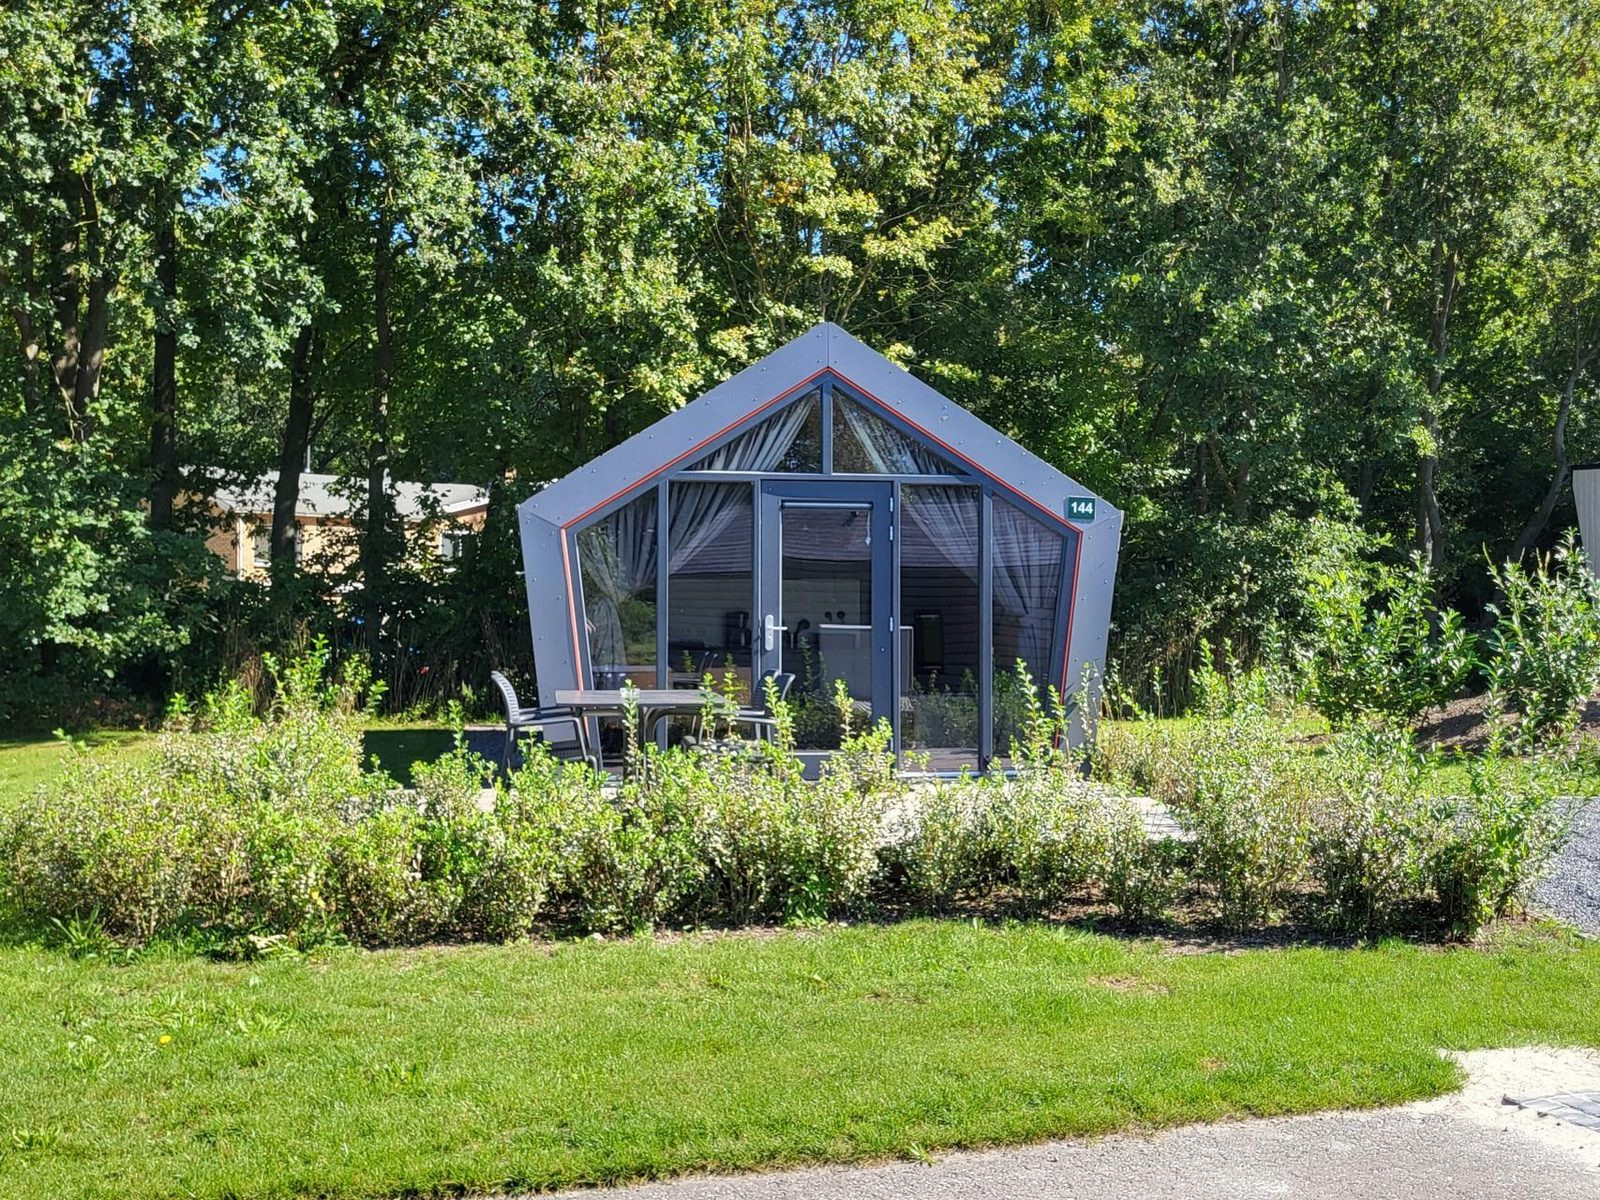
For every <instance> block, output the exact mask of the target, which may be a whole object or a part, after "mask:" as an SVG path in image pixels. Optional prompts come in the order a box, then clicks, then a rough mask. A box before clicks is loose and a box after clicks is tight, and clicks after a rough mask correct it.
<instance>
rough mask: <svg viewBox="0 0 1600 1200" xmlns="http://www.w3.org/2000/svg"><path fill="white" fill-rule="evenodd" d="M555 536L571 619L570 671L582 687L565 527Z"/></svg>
mask: <svg viewBox="0 0 1600 1200" xmlns="http://www.w3.org/2000/svg"><path fill="white" fill-rule="evenodd" d="M557 536H558V537H560V538H561V574H562V575H563V576H564V577H565V579H566V581H567V615H568V616H570V617H571V618H572V669H573V671H574V673H576V675H577V677H578V686H579V687H582V686H583V642H582V641H581V640H579V638H578V596H577V593H576V592H574V591H573V590H572V559H571V557H570V556H569V555H568V553H567V527H566V526H565V525H563V526H562V527H561V528H560V529H559V530H558V531H557Z"/></svg>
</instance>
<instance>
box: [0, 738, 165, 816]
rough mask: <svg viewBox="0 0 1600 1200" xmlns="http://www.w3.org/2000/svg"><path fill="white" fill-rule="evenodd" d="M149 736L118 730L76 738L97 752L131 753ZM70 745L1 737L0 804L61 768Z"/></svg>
mask: <svg viewBox="0 0 1600 1200" xmlns="http://www.w3.org/2000/svg"><path fill="white" fill-rule="evenodd" d="M150 737H151V735H150V734H148V733H139V732H134V731H126V730H117V731H106V732H99V733H87V734H81V735H78V736H77V737H76V740H77V741H78V742H79V743H80V744H82V745H85V746H88V747H89V749H90V750H91V751H93V752H94V753H96V754H133V753H137V752H138V750H139V748H140V747H141V746H143V745H145V744H147V743H148V742H149V740H150ZM71 753H72V748H71V747H70V746H69V745H68V744H67V743H66V742H64V741H62V740H61V739H59V738H55V737H51V736H49V735H43V734H41V735H35V736H32V737H27V736H24V737H14V738H3V739H0V803H4V802H5V801H6V800H8V799H10V798H13V797H16V796H24V795H27V794H28V793H29V792H31V791H33V790H34V788H36V787H38V786H39V785H40V784H42V783H49V782H50V781H51V780H52V779H54V778H55V777H56V775H57V774H58V773H59V772H60V771H61V767H62V764H63V763H65V762H66V760H67V756H68V755H69V754H71Z"/></svg>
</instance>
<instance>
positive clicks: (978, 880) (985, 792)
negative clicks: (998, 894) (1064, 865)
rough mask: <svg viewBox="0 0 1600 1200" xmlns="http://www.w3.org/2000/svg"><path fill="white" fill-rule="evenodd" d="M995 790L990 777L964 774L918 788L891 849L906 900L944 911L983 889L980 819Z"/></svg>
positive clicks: (989, 867) (988, 867)
mask: <svg viewBox="0 0 1600 1200" xmlns="http://www.w3.org/2000/svg"><path fill="white" fill-rule="evenodd" d="M997 791H999V786H998V785H997V784H996V783H995V782H994V781H993V780H992V779H978V778H974V777H973V776H971V775H965V774H964V775H962V776H960V777H959V778H957V779H953V780H939V781H938V782H936V783H934V784H932V785H931V786H930V787H928V788H926V789H924V790H923V792H922V793H921V795H920V796H919V797H918V799H917V803H916V804H915V806H914V812H913V814H912V815H910V816H909V817H908V819H907V821H906V823H905V827H904V828H903V829H902V832H901V835H900V837H899V839H898V840H897V843H896V845H895V854H896V857H897V858H898V860H899V862H900V864H901V865H902V866H903V868H904V871H905V879H906V886H907V888H908V890H909V891H910V893H911V895H912V896H914V897H915V898H916V899H918V900H920V901H921V902H922V903H924V904H927V905H931V906H932V907H934V908H944V907H946V906H948V905H950V904H952V903H954V902H955V901H956V900H957V899H959V898H960V897H961V896H962V895H964V894H967V893H970V892H974V891H977V890H978V889H979V888H982V887H986V886H988V885H989V883H990V882H991V880H992V876H993V875H994V874H995V868H994V866H993V864H991V863H990V862H989V860H988V850H989V844H988V836H987V826H986V818H987V815H988V812H989V808H990V806H991V805H992V803H993V801H994V795H995V793H996V792H997Z"/></svg>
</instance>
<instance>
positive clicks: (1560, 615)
mask: <svg viewBox="0 0 1600 1200" xmlns="http://www.w3.org/2000/svg"><path fill="white" fill-rule="evenodd" d="M1493 575H1494V582H1495V586H1496V587H1497V588H1498V589H1499V591H1500V593H1501V594H1502V595H1503V596H1504V601H1503V602H1502V603H1501V604H1499V605H1490V606H1489V610H1490V611H1491V612H1493V613H1495V614H1496V617H1497V620H1496V622H1495V626H1494V629H1493V631H1492V632H1491V633H1490V634H1489V655H1488V673H1489V709H1490V711H1491V713H1494V714H1497V715H1498V716H1499V717H1500V718H1501V725H1502V730H1504V728H1505V722H1504V717H1505V715H1506V714H1507V713H1508V712H1515V713H1517V714H1519V715H1520V717H1521V720H1520V722H1518V723H1517V725H1516V726H1515V727H1514V728H1512V729H1510V733H1509V740H1510V742H1511V744H1512V746H1513V747H1514V748H1516V749H1518V750H1528V749H1532V748H1534V747H1538V746H1546V745H1551V744H1554V743H1557V742H1562V741H1566V740H1569V739H1570V738H1571V736H1572V733H1573V731H1574V729H1575V728H1576V727H1577V723H1578V717H1579V715H1580V713H1581V711H1582V707H1583V704H1584V702H1585V701H1586V700H1588V699H1589V697H1590V696H1592V695H1593V694H1594V692H1595V689H1596V687H1600V584H1597V583H1596V580H1595V577H1594V574H1593V572H1591V571H1590V570H1589V568H1588V565H1587V564H1586V563H1585V561H1584V557H1583V555H1582V553H1581V552H1580V551H1579V550H1578V548H1577V544H1576V543H1575V542H1574V541H1573V539H1572V537H1571V536H1570V535H1569V536H1568V537H1567V539H1566V540H1565V541H1564V542H1563V543H1562V544H1561V546H1560V547H1559V548H1557V550H1556V551H1555V553H1554V554H1552V555H1548V556H1540V557H1538V558H1536V559H1535V562H1534V566H1533V569H1532V570H1531V571H1530V570H1528V569H1526V568H1524V567H1522V566H1521V565H1519V564H1517V563H1506V564H1505V565H1504V566H1502V567H1499V568H1496V569H1493Z"/></svg>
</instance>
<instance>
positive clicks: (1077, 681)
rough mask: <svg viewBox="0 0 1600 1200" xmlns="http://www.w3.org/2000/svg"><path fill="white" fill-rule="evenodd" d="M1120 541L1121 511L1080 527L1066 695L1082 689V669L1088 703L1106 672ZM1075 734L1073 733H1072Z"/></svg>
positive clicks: (1093, 700) (1072, 695)
mask: <svg viewBox="0 0 1600 1200" xmlns="http://www.w3.org/2000/svg"><path fill="white" fill-rule="evenodd" d="M1121 541H1122V514H1121V513H1120V512H1116V511H1115V510H1113V511H1112V515H1111V516H1110V517H1105V518H1102V517H1099V516H1098V514H1097V518H1096V520H1095V521H1093V522H1092V523H1090V524H1088V525H1085V526H1084V527H1083V541H1082V543H1081V547H1080V550H1079V553H1078V564H1077V575H1076V578H1075V579H1074V581H1073V597H1072V628H1071V629H1070V630H1069V632H1068V635H1067V636H1068V642H1067V663H1066V668H1067V689H1066V690H1067V697H1068V698H1069V699H1070V698H1075V697H1076V696H1077V694H1078V692H1079V691H1080V690H1083V689H1084V684H1085V682H1086V681H1085V679H1084V670H1085V667H1086V666H1087V667H1088V669H1089V672H1090V678H1089V679H1088V680H1087V684H1088V689H1087V690H1088V696H1089V700H1090V702H1091V704H1097V703H1098V700H1099V696H1100V691H1101V687H1102V685H1103V684H1104V679H1103V678H1102V677H1103V676H1104V674H1105V661H1106V639H1107V636H1108V634H1109V632H1110V628H1111V601H1112V596H1113V593H1114V589H1115V584H1116V576H1117V554H1118V550H1119V549H1120V545H1121ZM1075 737H1076V734H1075Z"/></svg>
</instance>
